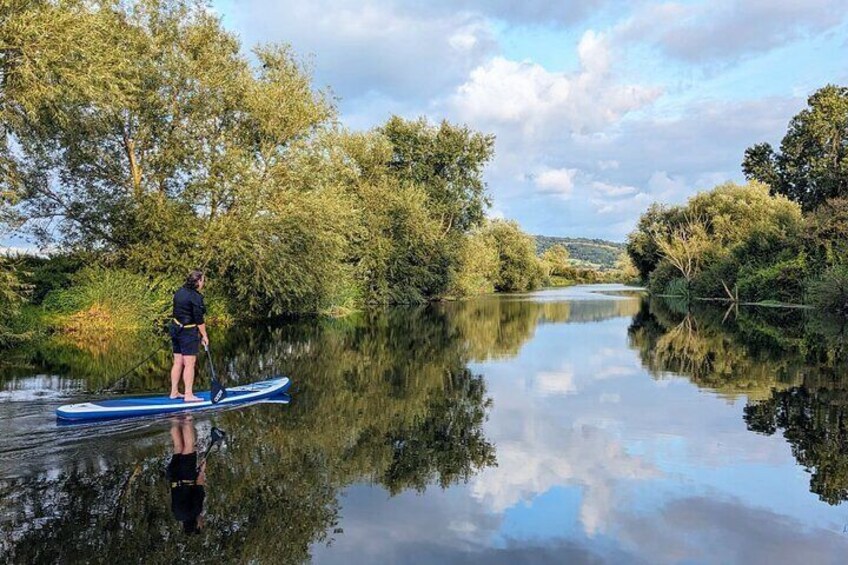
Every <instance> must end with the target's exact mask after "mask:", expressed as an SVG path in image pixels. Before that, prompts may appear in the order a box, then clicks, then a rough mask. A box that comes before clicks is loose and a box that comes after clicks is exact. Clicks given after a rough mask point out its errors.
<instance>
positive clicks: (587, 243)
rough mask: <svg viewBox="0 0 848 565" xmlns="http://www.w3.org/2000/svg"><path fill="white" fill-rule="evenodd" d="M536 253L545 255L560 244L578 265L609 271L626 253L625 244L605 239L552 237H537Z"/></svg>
mask: <svg viewBox="0 0 848 565" xmlns="http://www.w3.org/2000/svg"><path fill="white" fill-rule="evenodd" d="M533 237H535V238H536V253H544V252H545V250H546V249H547V248H548V247H551V246H552V245H556V244H560V245H562V246H564V247H565V248H566V249H568V254H569V255H570V256H571V259H572V261H573V262H574V263H575V264H578V265H587V266H588V265H593V266H597V267H600V268H605V269H609V268H612V267H614V266H615V262H616V260H617V259H618V256H619V255H621V254H622V253H623V252H624V244H623V243H616V242H614V241H606V240H603V239H586V238H584V237H550V236H547V235H536V236H533Z"/></svg>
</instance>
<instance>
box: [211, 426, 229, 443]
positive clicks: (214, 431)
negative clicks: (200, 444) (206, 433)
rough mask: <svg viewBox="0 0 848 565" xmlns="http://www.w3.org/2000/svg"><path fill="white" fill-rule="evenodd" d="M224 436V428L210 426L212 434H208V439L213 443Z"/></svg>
mask: <svg viewBox="0 0 848 565" xmlns="http://www.w3.org/2000/svg"><path fill="white" fill-rule="evenodd" d="M225 437H227V433H226V432H225V431H224V430H219V429H218V428H216V427H215V426H212V434H211V436H210V439H211V441H212V444H213V445H214V444H216V443H218V442H219V441H221V440H222V439H224V438H225Z"/></svg>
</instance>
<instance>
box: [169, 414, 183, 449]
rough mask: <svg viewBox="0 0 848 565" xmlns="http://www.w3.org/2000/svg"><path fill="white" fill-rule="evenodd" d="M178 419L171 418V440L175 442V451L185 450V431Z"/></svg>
mask: <svg viewBox="0 0 848 565" xmlns="http://www.w3.org/2000/svg"><path fill="white" fill-rule="evenodd" d="M180 427H181V425H180V423H179V422H178V421H176V420H171V441H172V442H174V453H182V452H183V432H182V430H181V429H180Z"/></svg>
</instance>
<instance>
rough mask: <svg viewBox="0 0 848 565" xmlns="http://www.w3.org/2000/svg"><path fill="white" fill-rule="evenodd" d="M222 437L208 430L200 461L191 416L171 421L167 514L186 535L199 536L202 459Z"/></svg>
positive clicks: (203, 489) (203, 495) (203, 493)
mask: <svg viewBox="0 0 848 565" xmlns="http://www.w3.org/2000/svg"><path fill="white" fill-rule="evenodd" d="M223 438H224V433H223V432H222V431H220V430H219V429H218V428H212V437H211V438H210V441H209V447H208V448H207V449H206V453H204V454H203V457H202V458H201V460H200V462H199V463H198V459H197V450H196V447H195V444H196V443H197V432H196V430H195V428H194V422H193V421H192V419H191V417H188V416H187V417H184V418H176V419H174V420H172V422H171V440H172V441H173V443H174V455H173V456H172V457H171V461H170V462H169V463H168V469H167V471H166V473H165V476H166V477H167V478H168V482H169V484H170V487H171V512H173V513H174V517H175V518H176V519H177V520H178V521H179V522H182V525H183V531H184V532H185V533H187V534H194V533H199V532H200V529H201V528H202V527H203V517H202V515H203V500H204V499H205V498H206V487H205V485H206V458H207V456H208V455H209V451H210V450H211V449H212V446H213V445H215V443H218V442H219V441H221V440H222V439H223Z"/></svg>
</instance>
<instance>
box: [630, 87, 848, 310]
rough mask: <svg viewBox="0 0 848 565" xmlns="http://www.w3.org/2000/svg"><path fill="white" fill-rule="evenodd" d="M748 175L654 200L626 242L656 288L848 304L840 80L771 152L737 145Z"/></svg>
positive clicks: (847, 175) (846, 160)
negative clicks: (682, 199)
mask: <svg viewBox="0 0 848 565" xmlns="http://www.w3.org/2000/svg"><path fill="white" fill-rule="evenodd" d="M742 168H743V171H744V173H745V176H746V177H747V178H748V179H749V183H748V184H747V185H744V186H739V185H736V184H733V183H727V184H723V185H721V186H718V187H716V188H714V189H713V190H711V191H707V192H702V193H699V194H697V195H695V196H693V197H692V198H691V199H690V200H689V202H688V203H687V204H685V205H683V206H670V207H669V206H662V205H657V204H655V205H653V206H651V207H650V208H649V209H648V211H647V212H645V214H643V215H642V217H641V219H640V220H639V224H638V226H637V228H636V230H635V231H634V232H633V233H632V234H630V237H629V239H628V243H627V252H628V253H629V255H630V257H631V259H632V260H633V263H634V265H635V266H636V268H637V269H638V271H639V274H640V276H641V277H642V278H643V279H644V280H645V281H647V282H648V283H649V287H650V289H651V291H652V292H654V293H656V294H666V295H677V296H681V297H684V298H686V299H689V298H702V299H703V298H706V299H719V300H727V301H731V302H776V303H793V304H802V303H803V304H811V305H815V306H818V307H820V308H822V309H825V310H828V311H830V312H834V313H839V314H843V315H846V314H848V88H845V87H837V86H826V87H824V88H822V89H820V90H819V91H817V92H816V93H814V94H813V95H812V96H810V98H809V100H808V106H807V108H805V109H804V110H802V111H801V112H800V113H799V114H798V115H796V116H795V117H794V118H793V119H792V121H791V122H790V123H789V129H788V131H787V133H786V136H785V137H784V138H783V141H782V142H781V145H780V151H779V152H776V151H775V150H774V149H772V147H771V146H770V145H768V144H758V145H754V146H753V147H751V148H749V149H748V150H747V151H746V152H745V156H744V160H743V163H742Z"/></svg>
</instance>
